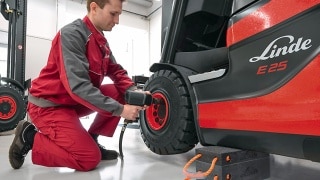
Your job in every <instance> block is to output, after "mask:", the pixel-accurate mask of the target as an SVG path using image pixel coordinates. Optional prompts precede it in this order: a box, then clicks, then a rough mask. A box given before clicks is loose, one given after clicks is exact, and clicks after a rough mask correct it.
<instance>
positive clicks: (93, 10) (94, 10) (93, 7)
mask: <svg viewBox="0 0 320 180" xmlns="http://www.w3.org/2000/svg"><path fill="white" fill-rule="evenodd" d="M97 8H99V6H98V4H97V3H95V2H91V3H90V12H92V13H95V12H96V11H97Z"/></svg>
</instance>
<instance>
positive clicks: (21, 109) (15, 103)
mask: <svg viewBox="0 0 320 180" xmlns="http://www.w3.org/2000/svg"><path fill="white" fill-rule="evenodd" d="M25 115H26V100H25V96H24V94H23V92H22V90H21V89H20V88H18V87H16V86H14V85H13V84H4V85H1V86H0V132H3V131H8V130H12V129H14V128H15V127H16V126H17V124H18V123H19V121H20V120H22V119H24V117H25Z"/></svg>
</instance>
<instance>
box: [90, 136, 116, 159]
mask: <svg viewBox="0 0 320 180" xmlns="http://www.w3.org/2000/svg"><path fill="white" fill-rule="evenodd" d="M90 135H91V137H92V138H93V140H94V141H95V142H96V143H97V145H98V147H99V149H100V152H101V160H114V159H117V158H118V156H119V153H118V152H117V151H114V150H108V149H106V148H105V147H104V146H102V145H101V144H99V143H98V135H96V134H90Z"/></svg>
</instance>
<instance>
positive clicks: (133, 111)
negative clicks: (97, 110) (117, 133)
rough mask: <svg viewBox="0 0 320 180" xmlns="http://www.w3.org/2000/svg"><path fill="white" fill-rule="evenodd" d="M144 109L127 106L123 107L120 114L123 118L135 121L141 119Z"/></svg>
mask: <svg viewBox="0 0 320 180" xmlns="http://www.w3.org/2000/svg"><path fill="white" fill-rule="evenodd" d="M144 109H145V108H144V107H140V106H134V105H130V104H125V105H124V106H123V111H122V113H121V114H120V116H121V117H123V118H125V119H128V120H133V121H135V120H136V119H137V117H139V111H141V110H144Z"/></svg>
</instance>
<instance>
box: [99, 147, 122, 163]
mask: <svg viewBox="0 0 320 180" xmlns="http://www.w3.org/2000/svg"><path fill="white" fill-rule="evenodd" d="M97 144H98V146H99V149H100V152H101V160H114V159H117V158H118V156H119V154H118V152H117V151H114V150H108V149H106V148H105V147H104V146H102V145H101V144H99V143H97Z"/></svg>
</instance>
